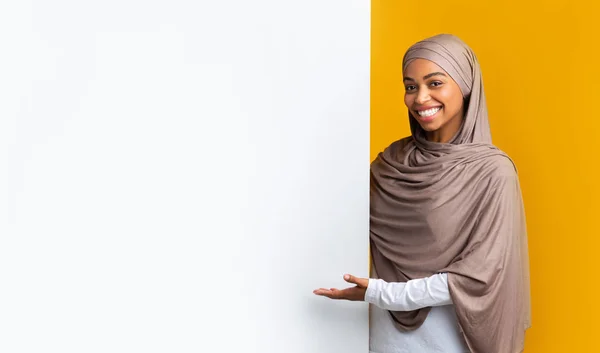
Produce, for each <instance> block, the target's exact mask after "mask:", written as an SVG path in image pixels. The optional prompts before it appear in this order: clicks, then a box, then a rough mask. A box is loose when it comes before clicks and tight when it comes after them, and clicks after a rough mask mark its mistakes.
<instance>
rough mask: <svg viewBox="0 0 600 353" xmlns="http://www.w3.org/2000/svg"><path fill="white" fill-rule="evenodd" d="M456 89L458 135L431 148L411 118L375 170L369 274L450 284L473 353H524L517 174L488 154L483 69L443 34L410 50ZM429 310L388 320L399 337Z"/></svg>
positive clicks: (525, 303) (524, 275) (525, 284)
mask: <svg viewBox="0 0 600 353" xmlns="http://www.w3.org/2000/svg"><path fill="white" fill-rule="evenodd" d="M417 58H421V59H426V60H430V61H432V62H434V63H435V64H437V65H438V66H440V67H441V68H442V69H444V70H445V71H446V73H447V74H448V75H449V76H450V77H451V78H452V79H453V80H454V81H455V82H456V83H457V84H458V86H459V87H460V90H461V92H462V95H463V98H464V102H465V108H466V109H465V115H464V119H463V121H462V123H461V124H462V125H461V127H460V129H459V131H458V132H457V133H456V134H455V135H454V137H453V138H452V139H451V140H450V141H449V142H448V143H437V142H431V141H428V140H427V139H426V136H425V131H424V130H423V129H422V128H421V126H420V125H419V123H418V122H417V121H416V120H415V119H414V118H413V117H412V116H411V115H410V112H409V121H410V127H411V133H412V134H411V136H409V137H406V138H403V139H401V140H398V141H396V142H394V143H392V144H391V145H390V146H389V147H387V148H386V149H385V150H384V151H383V152H381V153H379V155H378V156H377V158H376V159H375V160H374V161H373V162H372V164H371V183H370V201H371V202H370V211H371V212H370V243H371V254H372V260H373V267H374V269H375V271H376V273H377V274H378V276H379V277H380V278H382V279H383V280H385V281H388V282H406V281H409V280H411V279H416V278H424V277H428V276H431V275H433V274H436V273H447V274H448V289H449V292H450V296H451V298H452V301H453V304H454V307H455V310H456V314H457V319H458V324H459V328H460V331H461V332H462V335H463V337H464V339H465V342H466V344H467V346H468V347H469V349H470V351H471V352H473V353H499V352H506V353H515V352H520V351H522V350H523V346H524V339H525V330H526V329H527V328H528V327H530V325H531V324H530V321H531V320H530V318H531V315H530V296H529V258H528V248H527V231H526V224H525V213H524V207H523V201H522V196H521V189H520V184H519V179H518V176H517V170H516V167H515V165H514V163H513V161H512V160H511V159H510V157H509V156H507V155H506V154H505V153H504V152H502V151H501V150H499V149H498V148H497V147H495V146H494V145H493V144H492V139H491V133H490V126H489V122H488V115H487V107H486V101H485V95H484V90H483V80H482V75H481V69H480V66H479V63H478V60H477V58H476V56H475V54H474V53H473V51H472V50H471V48H469V47H468V46H467V45H466V44H465V43H464V42H463V41H462V40H461V39H459V38H458V37H456V36H454V35H450V34H439V35H436V36H433V37H431V38H427V39H425V40H422V41H420V42H418V43H415V44H414V45H412V46H411V47H410V48H409V49H408V50H407V52H406V54H405V55H404V59H403V71H405V70H406V68H407V66H408V65H409V64H410V63H411V62H412V61H413V60H415V59H417ZM430 310H431V308H422V309H419V310H414V311H405V312H399V311H390V315H391V317H392V319H393V320H392V321H393V322H394V325H395V326H396V328H398V329H399V330H401V331H411V330H415V329H417V328H418V327H420V326H421V325H422V324H423V322H424V321H425V319H426V317H427V315H428V313H429V311H430Z"/></svg>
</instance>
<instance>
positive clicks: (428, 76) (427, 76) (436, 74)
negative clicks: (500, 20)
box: [402, 72, 446, 82]
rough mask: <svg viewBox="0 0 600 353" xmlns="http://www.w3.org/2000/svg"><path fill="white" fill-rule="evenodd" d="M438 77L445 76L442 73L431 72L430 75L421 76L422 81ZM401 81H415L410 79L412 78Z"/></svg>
mask: <svg viewBox="0 0 600 353" xmlns="http://www.w3.org/2000/svg"><path fill="white" fill-rule="evenodd" d="M438 75H439V76H446V74H445V73H443V72H432V73H430V74H427V75H425V76H423V79H424V80H426V79H428V78H430V77H433V76H438ZM402 81H413V82H414V81H415V80H414V79H412V78H410V77H404V79H403V80H402Z"/></svg>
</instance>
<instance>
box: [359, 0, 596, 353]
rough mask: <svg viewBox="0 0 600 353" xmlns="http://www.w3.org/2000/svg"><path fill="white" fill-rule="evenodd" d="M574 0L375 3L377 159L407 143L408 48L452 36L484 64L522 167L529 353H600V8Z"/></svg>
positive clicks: (490, 93) (491, 104) (495, 118)
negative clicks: (404, 75) (404, 71)
mask: <svg viewBox="0 0 600 353" xmlns="http://www.w3.org/2000/svg"><path fill="white" fill-rule="evenodd" d="M575 2H579V3H580V4H575V5H574V4H569V2H567V1H548V0H547V1H512V0H504V1H482V0H463V1H448V0H429V1H398V0H387V1H376V0H373V1H372V79H371V80H372V81H371V87H372V88H371V107H372V108H371V158H374V157H375V156H376V154H377V153H378V152H379V151H381V150H382V149H383V148H384V147H386V146H387V145H388V144H389V143H390V142H392V141H394V140H397V139H399V138H401V137H403V136H407V135H409V133H410V132H409V128H408V118H407V111H406V107H405V106H404V103H403V87H402V82H401V62H402V55H403V54H404V51H405V50H406V49H407V48H408V47H409V46H410V45H411V44H412V43H414V42H416V41H418V40H420V39H423V38H425V37H428V36H431V35H434V34H437V33H441V32H446V33H452V34H456V35H457V36H459V37H461V38H462V39H463V40H465V41H466V42H467V43H468V44H469V45H470V46H471V47H472V48H473V50H474V51H475V53H476V54H477V56H478V58H479V61H480V64H481V67H482V72H483V79H484V87H485V91H486V96H487V102H488V110H489V115H490V124H491V126H492V135H493V138H494V143H495V144H496V145H497V146H498V147H500V148H501V149H502V150H504V151H505V152H507V153H508V154H509V155H510V156H511V157H512V158H513V159H514V160H515V162H516V163H517V166H518V168H519V172H520V178H521V183H522V188H523V197H524V200H525V207H526V211H527V217H528V229H529V246H530V260H531V276H532V310H533V327H532V328H531V329H530V330H529V331H528V335H527V343H526V349H525V352H527V353H534V352H537V353H542V352H543V353H550V352H560V353H578V352H582V353H583V352H585V353H588V352H590V353H591V352H600V330H599V328H600V323H599V321H600V309H599V308H600V289H599V288H597V287H596V284H595V282H597V281H598V280H597V279H598V278H600V265H599V264H600V251H599V250H600V231H599V228H600V227H599V226H598V222H600V214H599V212H598V211H600V207H598V201H599V200H600V187H599V184H600V174H599V173H598V169H599V168H598V164H599V163H600V157H598V154H600V113H599V112H600V67H599V66H598V65H599V64H600V50H599V49H598V48H599V47H600V16H598V15H599V14H600V11H599V8H600V6H599V5H597V4H596V5H591V4H584V3H583V2H581V1H575ZM594 2H595V3H597V2H596V1H594ZM592 6H594V7H592ZM594 292H596V293H594Z"/></svg>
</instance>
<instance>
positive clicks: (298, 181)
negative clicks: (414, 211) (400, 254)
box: [0, 0, 370, 353]
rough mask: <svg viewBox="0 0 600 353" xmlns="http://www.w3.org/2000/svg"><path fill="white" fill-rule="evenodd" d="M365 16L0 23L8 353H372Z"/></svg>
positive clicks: (0, 248) (312, 0) (355, 5)
mask: <svg viewBox="0 0 600 353" xmlns="http://www.w3.org/2000/svg"><path fill="white" fill-rule="evenodd" d="M369 36H370V3H369V2H368V1H364V0H362V1H359V0H318V1H317V0H305V1H297V2H287V1H268V0H259V1H242V0H237V1H223V2H219V1H191V0H179V1H178V0H172V1H165V0H159V1H141V0H119V1H116V0H108V1H94V2H91V1H74V0H71V1H67V0H58V1H51V2H48V1H41V0H37V1H18V2H17V1H13V2H11V3H9V4H2V5H0V40H1V42H2V43H3V45H2V46H3V52H4V53H5V54H3V55H2V56H1V57H0V77H2V79H1V80H0V81H2V82H0V89H1V91H0V95H1V96H2V98H1V100H2V104H0V109H1V110H0V138H1V140H2V143H1V146H2V150H0V152H1V153H2V154H1V158H2V159H1V161H2V164H1V166H2V168H1V169H0V182H2V186H1V187H0V192H1V194H0V198H1V199H2V204H1V205H0V212H1V216H2V218H1V223H0V224H1V229H0V352H7V353H13V352H14V353H16V352H61V353H66V352H77V353H81V352H86V353H91V352H128V353H129V352H245V353H246V352H261V353H265V352H266V353H268V352H273V353H275V352H277V353H281V352H286V353H309V352H325V351H327V352H349V353H351V352H367V351H368V322H367V320H368V317H367V316H368V315H367V305H366V304H365V303H350V302H335V301H330V300H326V299H324V298H320V297H316V296H314V295H313V294H312V290H313V289H315V288H318V287H323V286H338V287H344V286H346V285H345V284H344V282H343V281H342V275H343V274H344V273H353V274H356V275H358V276H365V277H366V276H367V274H368V272H367V270H368V212H369V209H368V178H369V174H368V170H369V169H368V166H369Z"/></svg>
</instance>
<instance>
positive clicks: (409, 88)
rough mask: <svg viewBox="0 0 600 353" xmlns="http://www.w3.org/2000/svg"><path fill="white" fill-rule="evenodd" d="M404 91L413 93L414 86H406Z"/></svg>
mask: <svg viewBox="0 0 600 353" xmlns="http://www.w3.org/2000/svg"><path fill="white" fill-rule="evenodd" d="M405 89H406V91H413V90H415V86H406V88H405Z"/></svg>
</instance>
